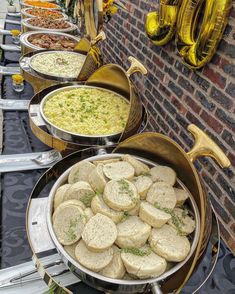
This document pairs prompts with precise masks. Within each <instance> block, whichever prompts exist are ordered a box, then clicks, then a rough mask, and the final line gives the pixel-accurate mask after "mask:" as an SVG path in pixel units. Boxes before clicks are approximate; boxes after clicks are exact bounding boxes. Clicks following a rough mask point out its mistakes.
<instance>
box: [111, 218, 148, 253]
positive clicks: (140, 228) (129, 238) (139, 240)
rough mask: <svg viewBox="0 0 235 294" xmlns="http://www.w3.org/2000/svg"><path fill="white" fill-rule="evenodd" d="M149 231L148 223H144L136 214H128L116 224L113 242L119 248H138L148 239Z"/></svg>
mask: <svg viewBox="0 0 235 294" xmlns="http://www.w3.org/2000/svg"><path fill="white" fill-rule="evenodd" d="M150 232H151V227H150V225H148V224H146V223H144V222H143V221H142V220H141V219H140V218H139V217H138V216H129V217H127V218H126V219H125V220H124V221H123V222H121V223H119V224H118V225H117V239H116V241H115V243H116V244H117V245H118V246H119V247H120V248H129V247H135V248H140V247H142V246H143V245H144V244H145V243H146V241H147V240H148V237H149V235H150Z"/></svg>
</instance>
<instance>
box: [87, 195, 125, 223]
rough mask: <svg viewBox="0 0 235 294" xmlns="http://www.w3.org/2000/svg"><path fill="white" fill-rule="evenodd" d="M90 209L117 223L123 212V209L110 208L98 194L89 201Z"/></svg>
mask: <svg viewBox="0 0 235 294" xmlns="http://www.w3.org/2000/svg"><path fill="white" fill-rule="evenodd" d="M91 209H92V211H93V213H95V214H96V213H101V214H104V215H106V216H108V217H109V218H111V220H112V221H113V222H114V223H115V224H117V223H119V222H120V221H121V220H122V219H123V215H124V212H123V211H116V210H113V209H112V208H110V207H109V206H108V205H106V204H105V202H104V200H103V197H102V196H101V195H100V196H98V195H96V196H95V197H94V198H93V199H92V201H91Z"/></svg>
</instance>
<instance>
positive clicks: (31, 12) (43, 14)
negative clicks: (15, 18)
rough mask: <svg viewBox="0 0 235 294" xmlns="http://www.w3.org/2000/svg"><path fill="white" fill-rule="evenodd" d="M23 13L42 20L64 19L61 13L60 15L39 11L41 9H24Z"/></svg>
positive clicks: (43, 10)
mask: <svg viewBox="0 0 235 294" xmlns="http://www.w3.org/2000/svg"><path fill="white" fill-rule="evenodd" d="M25 13H27V14H29V15H31V16H33V17H42V18H47V19H51V20H55V19H62V18H64V15H63V13H61V12H59V11H56V10H48V9H41V8H28V9H25Z"/></svg>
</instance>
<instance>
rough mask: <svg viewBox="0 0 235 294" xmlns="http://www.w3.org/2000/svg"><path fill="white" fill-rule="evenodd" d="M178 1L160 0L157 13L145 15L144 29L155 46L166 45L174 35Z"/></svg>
mask: <svg viewBox="0 0 235 294" xmlns="http://www.w3.org/2000/svg"><path fill="white" fill-rule="evenodd" d="M177 3H178V1H172V0H161V2H160V7H159V12H150V13H149V14H148V15H147V19H146V23H145V29H146V32H147V35H148V37H149V38H150V40H151V41H152V42H153V43H154V44H155V45H157V46H161V45H165V44H167V43H168V42H169V41H170V40H171V38H172V37H173V36H174V34H175V27H176V20H177V13H178V5H177Z"/></svg>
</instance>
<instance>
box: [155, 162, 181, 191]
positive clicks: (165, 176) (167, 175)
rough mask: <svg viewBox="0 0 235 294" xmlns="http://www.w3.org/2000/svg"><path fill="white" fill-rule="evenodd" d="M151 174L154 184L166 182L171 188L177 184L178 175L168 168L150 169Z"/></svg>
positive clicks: (159, 166)
mask: <svg viewBox="0 0 235 294" xmlns="http://www.w3.org/2000/svg"><path fill="white" fill-rule="evenodd" d="M150 174H151V177H152V180H153V182H165V183H167V184H169V185H171V186H174V184H175V182H176V173H175V171H174V170H173V169H172V168H170V167H168V166H162V165H158V166H155V167H153V168H151V169H150Z"/></svg>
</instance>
